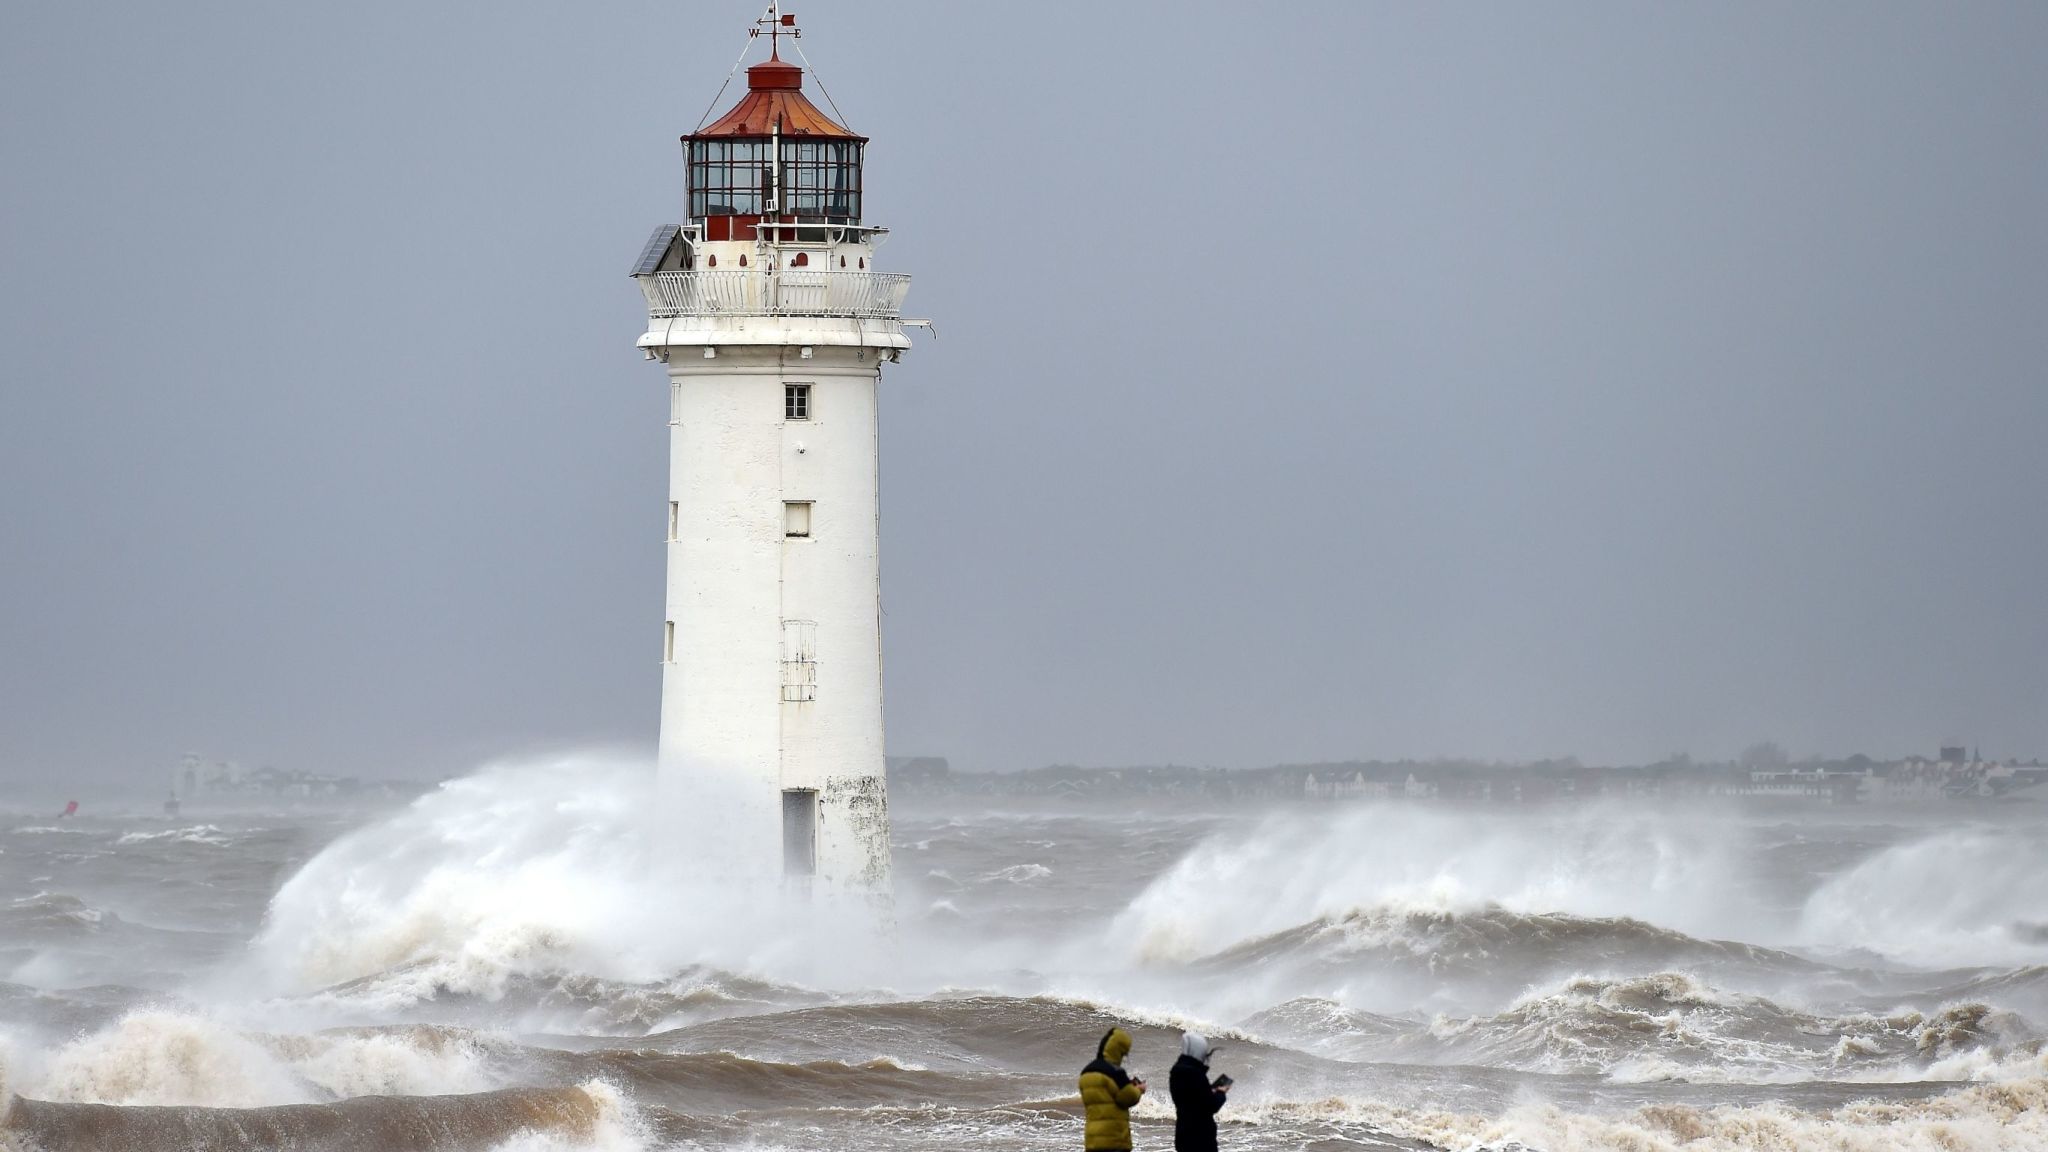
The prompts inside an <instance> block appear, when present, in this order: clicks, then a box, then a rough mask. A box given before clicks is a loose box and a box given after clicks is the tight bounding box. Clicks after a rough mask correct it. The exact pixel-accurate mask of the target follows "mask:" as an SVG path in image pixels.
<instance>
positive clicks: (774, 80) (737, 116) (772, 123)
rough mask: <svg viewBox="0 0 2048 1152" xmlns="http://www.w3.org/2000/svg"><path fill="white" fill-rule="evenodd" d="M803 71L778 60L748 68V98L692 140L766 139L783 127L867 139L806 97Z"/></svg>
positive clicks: (788, 132)
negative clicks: (709, 138)
mask: <svg viewBox="0 0 2048 1152" xmlns="http://www.w3.org/2000/svg"><path fill="white" fill-rule="evenodd" d="M803 86H804V70H803V69H801V68H799V67H797V66H796V65H794V64H791V63H789V62H787V61H785V60H782V59H779V58H777V57H773V56H771V57H769V58H768V59H766V60H763V61H762V62H761V63H759V64H756V65H754V66H753V67H752V68H749V69H747V95H746V98H745V99H743V100H741V101H740V102H739V103H738V104H735V105H733V108H732V111H730V112H727V113H726V114H725V115H723V116H720V117H719V118H718V119H717V120H716V121H714V122H713V123H712V124H711V125H710V126H709V127H707V128H705V129H704V130H703V131H702V132H699V133H697V134H696V135H695V136H692V137H691V139H693V140H702V139H706V138H708V137H721V136H766V135H768V134H770V133H772V132H774V131H776V128H777V126H778V125H779V126H780V127H781V131H782V134H783V135H784V136H829V137H834V138H836V139H840V140H863V141H864V140H866V139H867V137H865V136H857V135H855V134H854V133H852V132H849V131H847V130H846V129H845V128H843V127H841V126H840V125H839V124H837V123H835V122H834V121H833V119H832V118H831V117H830V116H827V115H825V114H824V113H823V112H821V111H819V110H818V106H817V105H816V104H813V103H811V102H810V100H809V99H808V98H807V97H805V96H804V93H803Z"/></svg>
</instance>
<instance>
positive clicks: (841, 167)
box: [782, 140, 861, 222]
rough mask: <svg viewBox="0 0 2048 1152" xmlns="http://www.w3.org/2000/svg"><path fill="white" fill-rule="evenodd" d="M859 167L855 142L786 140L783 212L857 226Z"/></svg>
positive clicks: (859, 152)
mask: <svg viewBox="0 0 2048 1152" xmlns="http://www.w3.org/2000/svg"><path fill="white" fill-rule="evenodd" d="M860 163H861V146H860V142H859V141H856V140H784V141H783V142H782V189H783V195H782V210H783V212H784V213H786V214H788V215H791V216H812V217H817V216H822V217H825V218H826V219H829V220H843V221H847V222H858V221H859V220H860Z"/></svg>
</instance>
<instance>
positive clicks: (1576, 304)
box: [0, 0, 2048, 780]
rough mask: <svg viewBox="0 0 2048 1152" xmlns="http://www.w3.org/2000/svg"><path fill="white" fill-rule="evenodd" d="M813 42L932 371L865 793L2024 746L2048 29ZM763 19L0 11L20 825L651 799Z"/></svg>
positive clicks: (5, 644)
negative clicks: (753, 28)
mask: <svg viewBox="0 0 2048 1152" xmlns="http://www.w3.org/2000/svg"><path fill="white" fill-rule="evenodd" d="M793 10H794V11H795V12H796V13H797V14H798V15H799V17H800V18H801V21H802V24H803V27H804V30H805V35H804V39H803V41H802V45H803V48H804V51H805V53H806V55H808V57H809V59H810V60H811V62H813V63H814V64H816V65H817V67H818V68H819V69H820V70H821V71H822V77H823V80H824V82H825V85H826V86H827V88H828V89H829V91H830V94H831V96H832V97H833V99H834V101H835V102H836V104H837V106H838V107H839V108H840V109H841V110H842V111H843V112H844V114H845V116H846V117H847V118H848V119H849V120H850V121H851V123H852V126H853V127H854V128H855V129H857V130H858V131H860V132H862V133H865V134H867V135H869V136H872V137H873V139H874V143H873V144H872V145H871V147H870V149H869V152H868V165H867V181H868V198H867V217H868V219H869V221H870V222H873V223H880V224H885V225H888V226H890V227H891V228H892V229H894V233H893V235H892V237H891V239H890V241H889V244H888V246H887V248H886V249H885V250H884V252H883V259H882V261H881V266H882V267H883V268H885V269H887V270H891V271H904V272H910V273H912V274H914V275H915V277H916V279H915V283H914V286H913V288H912V291H911V296H910V302H909V306H908V311H909V312H910V313H912V314H914V315H920V316H930V317H933V318H934V319H935V320H936V323H937V327H938V331H939V333H940V339H938V340H937V341H932V340H929V339H927V338H925V337H924V336H922V335H920V336H918V337H917V341H918V344H917V347H916V349H915V350H914V352H913V353H912V354H911V355H910V356H909V357H907V358H906V360H905V362H904V363H903V364H902V365H901V366H899V367H896V368H892V369H891V370H890V372H889V374H888V375H887V377H886V378H885V380H884V382H883V386H884V414H883V465H882V467H883V509H884V514H883V549H884V552H883V568H884V575H883V582H884V598H885V603H886V610H887V616H886V619H885V643H886V663H887V692H888V725H889V746H890V750H891V751H892V753H899V754H938V755H946V756H949V757H951V758H952V760H953V762H954V763H955V765H956V766H958V767H960V768H964V769H1011V768H1021V767H1032V766H1036V765H1040V764H1045V763H1051V762H1078V763H1087V764H1125V763H1162V762H1168V761H1171V762H1177V763H1199V764H1217V765H1239V766H1250V765H1257V764H1266V763H1274V762H1282V761H1302V760H1314V759H1342V758H1352V757H1368V758H1373V757H1387V758H1391V757H1400V756H1427V755H1436V754H1450V755H1466V756H1477V757H1486V758H1512V759H1522V758H1533V757H1540V756H1554V755H1567V754H1576V755H1578V756H1581V757H1583V758H1586V759H1588V760H1590V761H1595V762H1631V761H1641V760H1649V759H1656V758H1659V757H1662V756H1665V755H1668V754H1671V753H1674V752H1680V751H1686V752H1690V753H1691V754H1693V755H1694V756H1697V757H1725V756H1729V755H1732V754H1733V753H1735V752H1736V751H1738V750H1739V749H1740V748H1741V747H1742V746H1743V745H1745V744H1747V743H1749V742H1751V741H1754V740H1760V739H1775V740H1777V741H1779V742H1780V743H1781V744H1783V745H1785V746H1786V747H1787V748H1788V749H1789V750H1790V751H1792V752H1794V753H1795V754H1801V753H1808V752H1826V753H1831V754H1846V753H1848V752H1852V751H1863V752H1868V753H1871V754H1875V755H1896V754H1904V753H1908V752H1915V751H1931V750H1932V749H1933V747H1934V746H1935V745H1936V744H1937V743H1938V742H1940V741H1943V740H1960V741H1964V742H1968V743H1974V744H1977V745H1980V746H1981V748H1982V749H1983V751H1984V753H1985V754H1986V755H1997V756H2006V755H2019V756H2022V757H2032V756H2037V755H2043V754H2048V605H2044V588H2048V451H2044V442H2048V432H2044V430H2048V388H2044V379H2043V375H2044V372H2043V366H2044V364H2048V210H2044V205H2048V148H2044V140H2048V137H2044V125H2048V68H2044V66H2043V62H2044V60H2048V7H2044V6H2042V5H2038V4H2028V3H2017V2H2016V3H2009V4H1925V3H1910V4H1869V3H1855V4H1821V3H1805V4H1796V5H1785V4H1777V3H1750V4H1735V3H1729V4H1712V5H1676V4H1656V5H1648V4H1639V3H1611V4H1607V3H1602V4H1593V3H1575V4H1570V5H1561V4H1546V5H1503V4H1462V3H1421V2H1417V3H1408V4H1363V3H1348V2H1328V3H1287V4H1279V3H1271V4H1266V3H1256V4H1255V3H1231V4H1225V3H1190V2H1187V0H1178V2H1164V0H1133V2H1130V3H1118V4H1102V3H1080V2H1077V0H1036V2H1034V3H1030V4H988V3H984V4H961V3H938V2H928V3H913V2H903V3H895V2H891V3H886V4H883V3H854V2H852V0H810V3H809V6H808V7H806V6H800V5H793ZM757 14H758V13H757V11H756V10H755V9H753V8H752V7H751V5H750V4H749V3H748V2H747V0H732V2H727V0H715V2H714V0H688V2H670V3H665V4H655V3H650V4H626V3H618V4H604V3H589V4H563V3H547V4H532V3H524V2H503V3H490V4H483V3H462V4H456V3H447V4H441V3H436V4H415V3H381V2H359V3H352V4H346V5H317V6H316V5H300V4H274V3H270V4H257V3H243V4H219V3H207V2H204V0H199V2H193V3H180V4H141V3H134V4H126V5H112V4H95V3H86V2H80V3H54V2H50V3H43V2H23V3H13V4H9V5H7V6H5V8H4V9H0V777H4V778H8V779H16V780H22V779H30V778H34V779H48V778H50V777H52V776H57V775H66V774H75V775H77V776H81V777H90V778H101V779H109V780H110V779H115V778H121V779H134V780H145V779H156V778H160V774H163V773H167V772H168V771H169V769H170V768H171V766H172V765H173V764H174V763H175V761H176V759H177V757H178V756H179V755H180V754H181V753H184V752H186V751H195V752H200V753H203V754H205V755H207V756H209V757H220V758H233V759H238V760H241V761H243V762H245V763H250V764H255V763H272V764H276V765H278V766H280V767H290V768H311V769H316V770H324V771H338V772H350V773H359V774H364V775H413V776H438V775H445V774H450V773H456V772H461V771H465V770H467V769H468V768H470V767H472V766H473V765H475V764H476V763H477V762H479V761H481V760H483V759H486V758H490V757H494V756H498V755H504V754H517V753H521V752H525V751H529V750H535V749H539V748H556V747H562V746H571V745H583V744H592V743H598V744H612V745H618V744H624V745H638V746H646V745H651V742H652V740H653V736H654V728H655V721H656V703H657V698H658V692H659V685H658V672H659V667H658V664H657V660H658V658H659V655H660V652H659V649H660V634H661V619H662V563H663V546H662V543H661V538H662V532H663V517H664V508H665V503H664V502H665V499H666V497H665V495H664V485H665V480H664V469H665V467H666V454H665V441H666V434H667V428H666V425H665V419H666V396H665V391H664V377H663V375H662V373H661V371H660V369H659V367H658V366H657V365H651V364H647V363H645V362H643V361H642V360H641V358H640V356H639V354H638V353H637V352H636V351H635V350H634V348H633V340H634V337H635V336H636V335H638V333H639V332H640V331H641V326H642V324H643V321H644V317H645V312H644V304H643V302H642V300H641V298H640V295H639V293H638V291H637V290H636V289H635V288H634V286H633V284H632V282H631V281H630V280H629V279H628V278H627V276H626V273H627V270H628V268H629V266H630V264H631V262H632V259H633V257H634V256H635V254H636V253H637V251H638V250H639V247H640V245H641V242H642V241H643V240H644V239H645V237H646V236H647V234H648V232H649V231H650V230H651V229H652V228H653V227H654V226H655V225H657V224H662V223H667V222H674V221H676V220H677V219H678V218H679V217H680V216H681V211H682V180H683V172H682V165H681V161H680V155H679V150H678V148H677V145H676V137H677V136H678V135H679V134H681V133H683V132H686V131H689V130H690V129H691V128H692V127H693V126H694V125H695V124H697V123H698V121H699V118H700V116H702V115H703V113H704V112H705V111H706V106H707V105H708V104H709V103H710V102H711V100H712V97H713V94H714V93H716V92H717V91H718V87H719V84H720V83H721V81H722V80H723V79H724V77H725V75H726V73H727V70H728V69H729V68H731V67H732V64H733V60H734V58H735V57H736V56H737V55H738V54H739V51H740V49H741V47H742V44H743V42H744V31H745V29H746V28H747V27H748V26H749V21H751V20H752V18H753V17H754V16H755V15H757ZM755 58H758V52H757V55H756V57H755ZM743 83H744V81H743V80H735V81H734V86H733V88H732V89H730V90H728V91H727V92H726V93H725V95H724V97H723V99H722V100H721V101H720V104H721V107H722V106H724V105H729V104H730V103H731V102H732V101H733V100H734V99H735V98H736V96H737V94H738V92H739V91H740V89H741V86H742V85H743ZM810 87H811V89H812V91H813V95H814V96H815V95H816V82H815V78H813V79H812V80H811V81H810ZM822 102H823V101H822V100H821V103H822Z"/></svg>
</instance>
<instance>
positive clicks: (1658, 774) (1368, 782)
mask: <svg viewBox="0 0 2048 1152" xmlns="http://www.w3.org/2000/svg"><path fill="white" fill-rule="evenodd" d="M1945 751H1954V750H1945ZM2043 783H2048V764H2043V763H2042V762H2041V761H2039V760H2034V761H2030V762H2026V763H2022V762H2018V761H1986V760H1979V759H1976V758H1975V757H1974V756H1961V757H1957V758H1953V759H1949V758H1942V757H1937V758H1931V759H1930V758H1926V757H1917V756H1914V757H1907V758H1905V759H1903V760H1890V761H1879V760H1873V759H1871V758H1870V757H1867V756H1851V757H1848V758H1846V759H1842V760H1808V761H1800V762H1790V761H1786V760H1783V759H1781V758H1777V757H1772V756H1768V755H1762V756H1749V755H1746V756H1745V758H1744V759H1742V760H1733V761H1723V762H1701V761H1693V760H1691V759H1689V758H1685V757H1679V758H1675V759H1671V760H1664V761H1659V762H1657V763H1654V764H1642V765H1623V766H1599V767H1596V766H1590V765H1586V764H1582V763H1580V762H1578V761H1577V760H1573V759H1563V760H1538V761H1533V762H1529V763H1520V764H1514V763H1488V762H1482V761H1473V760H1453V759H1440V760H1394V761H1380V760H1350V761H1330V762H1323V763H1314V764H1276V765H1272V766H1270V767H1265V768H1204V767H1194V766H1187V765H1175V764H1167V765H1150V766H1140V767H1123V768H1087V767H1079V766H1076V765H1070V764H1059V765H1050V766H1047V767H1044V768H1034V769H1029V770H1026V771H1021V772H1000V773H997V772H960V771H955V770H954V769H953V768H952V766H951V764H950V763H949V762H948V761H947V760H946V758H944V757H937V756H917V757H892V758H891V759H890V761H889V791H890V794H891V795H892V796H899V797H906V798H908V797H920V796H923V797H943V796H961V797H968V796H992V797H993V796H1040V797H1060V796H1091V795H1109V794H1115V795H1149V796H1178V797H1186V798H1191V799H1198V798H1209V799H1217V800H1236V799H1258V800H1300V801H1309V802H1333V801H1344V800H1373V799H1377V800H1412V801H1446V802H1459V803H1480V804H1508V805H1535V804H1549V803H1559V802H1572V801H1590V800H1600V799H1615V798H1627V799H1659V798H1681V797H1684V798H1694V797H1726V798H1729V799H1786V800H1801V801H1815V802H1822V803H1830V804H1859V803H1872V804H1938V803H1947V802H1953V801H2023V802H2024V801H2031V800H2032V799H2034V793H2035V792H2036V791H2037V790H2039V791H2041V792H2043V793H2048V789H2039V786H2040V785H2042V784H2043Z"/></svg>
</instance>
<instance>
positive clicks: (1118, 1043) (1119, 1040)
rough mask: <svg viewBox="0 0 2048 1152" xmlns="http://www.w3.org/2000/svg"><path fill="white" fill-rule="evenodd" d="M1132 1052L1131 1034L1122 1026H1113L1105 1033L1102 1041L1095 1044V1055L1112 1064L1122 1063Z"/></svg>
mask: <svg viewBox="0 0 2048 1152" xmlns="http://www.w3.org/2000/svg"><path fill="white" fill-rule="evenodd" d="M1130 1054H1131V1034H1130V1033H1129V1032H1126V1031H1124V1030H1123V1029H1121V1028H1111V1029H1110V1030H1109V1031H1108V1032H1106V1033H1104V1034H1103V1037H1102V1043H1100V1044H1097V1045H1096V1046H1095V1056H1096V1058H1097V1059H1099V1060H1107V1061H1109V1062H1110V1063H1111V1064H1121V1063H1123V1062H1124V1057H1126V1056H1129V1055H1130Z"/></svg>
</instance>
